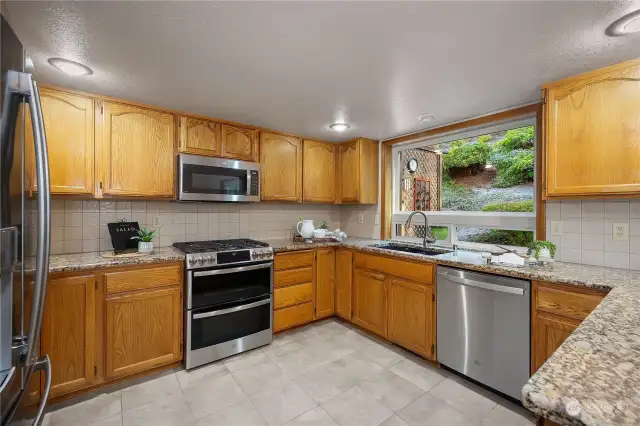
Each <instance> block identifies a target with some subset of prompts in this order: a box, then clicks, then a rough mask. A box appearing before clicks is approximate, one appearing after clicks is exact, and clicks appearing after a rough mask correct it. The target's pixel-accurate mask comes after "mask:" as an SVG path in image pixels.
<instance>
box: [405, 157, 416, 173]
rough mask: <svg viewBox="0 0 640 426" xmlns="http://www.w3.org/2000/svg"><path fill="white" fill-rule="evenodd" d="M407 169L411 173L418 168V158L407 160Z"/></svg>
mask: <svg viewBox="0 0 640 426" xmlns="http://www.w3.org/2000/svg"><path fill="white" fill-rule="evenodd" d="M407 170H409V172H410V173H413V172H415V171H416V170H418V160H416V159H415V158H410V159H409V161H407Z"/></svg>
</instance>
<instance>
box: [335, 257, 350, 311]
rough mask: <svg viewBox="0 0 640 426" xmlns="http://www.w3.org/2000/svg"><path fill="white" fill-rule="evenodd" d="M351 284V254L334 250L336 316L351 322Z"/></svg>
mask: <svg viewBox="0 0 640 426" xmlns="http://www.w3.org/2000/svg"><path fill="white" fill-rule="evenodd" d="M352 282H353V252H352V251H351V250H345V249H342V248H339V249H337V250H336V281H335V287H336V315H338V316H339V317H341V318H344V319H346V320H347V321H351V291H352V288H353V286H352Z"/></svg>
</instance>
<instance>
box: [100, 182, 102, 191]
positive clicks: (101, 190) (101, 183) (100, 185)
mask: <svg viewBox="0 0 640 426" xmlns="http://www.w3.org/2000/svg"><path fill="white" fill-rule="evenodd" d="M100 190H101V191H102V181H100Z"/></svg>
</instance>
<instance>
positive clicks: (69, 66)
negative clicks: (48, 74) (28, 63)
mask: <svg viewBox="0 0 640 426" xmlns="http://www.w3.org/2000/svg"><path fill="white" fill-rule="evenodd" d="M47 62H49V63H50V64H51V65H53V66H54V67H56V68H58V69H59V70H60V71H63V72H65V73H67V74H69V75H89V74H93V71H92V70H91V68H89V67H88V66H86V65H82V64H80V63H78V62H74V61H70V60H68V59H63V58H49V60H48V61H47Z"/></svg>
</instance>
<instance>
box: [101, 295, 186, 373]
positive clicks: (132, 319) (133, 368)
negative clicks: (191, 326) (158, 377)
mask: <svg viewBox="0 0 640 426" xmlns="http://www.w3.org/2000/svg"><path fill="white" fill-rule="evenodd" d="M181 330H182V305H181V303H180V287H168V288H163V289H161V290H143V291H138V292H135V293H126V294H121V295H115V296H109V297H107V298H106V300H105V349H106V359H105V364H106V366H105V375H106V377H107V378H110V379H111V378H115V377H120V376H126V375H130V374H133V373H137V372H140V371H145V370H149V369H151V368H154V367H158V366H160V365H164V364H169V363H172V362H174V361H178V360H180V359H181V358H182V354H181V350H180V342H181V339H182V335H181Z"/></svg>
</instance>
